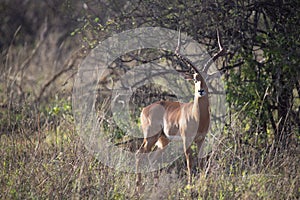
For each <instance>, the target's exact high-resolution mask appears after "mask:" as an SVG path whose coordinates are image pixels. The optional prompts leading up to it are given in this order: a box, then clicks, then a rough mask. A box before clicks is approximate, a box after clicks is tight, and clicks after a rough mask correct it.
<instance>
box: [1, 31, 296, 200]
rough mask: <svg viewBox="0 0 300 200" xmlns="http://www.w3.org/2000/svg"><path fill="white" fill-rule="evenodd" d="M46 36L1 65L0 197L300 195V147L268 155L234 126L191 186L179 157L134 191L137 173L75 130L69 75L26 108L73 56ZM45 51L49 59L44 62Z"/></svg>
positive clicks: (13, 53) (12, 52)
mask: <svg viewBox="0 0 300 200" xmlns="http://www.w3.org/2000/svg"><path fill="white" fill-rule="evenodd" d="M49 37H52V38H49V40H47V41H45V42H43V43H41V44H38V45H36V46H34V47H31V48H29V47H28V49H27V47H21V48H20V47H18V48H16V49H13V48H11V49H10V50H9V51H8V52H7V61H6V62H4V63H5V66H3V68H4V69H5V73H4V74H2V75H1V82H0V83H1V84H0V90H1V93H2V95H1V97H0V100H1V108H0V131H1V132H0V155H1V159H0V198H1V199H299V198H300V195H299V193H300V183H299V182H300V181H299V180H300V174H299V167H298V165H299V163H300V162H299V161H300V160H299V146H298V144H297V143H295V144H292V145H291V146H290V149H288V150H286V151H281V152H274V151H269V150H270V149H269V150H267V148H266V149H264V148H261V149H257V148H254V147H252V146H251V145H249V144H243V143H240V142H238V141H240V140H239V139H240V138H239V137H242V134H240V133H241V132H242V130H243V129H242V127H239V126H238V122H236V123H235V125H234V126H233V127H230V130H228V131H226V132H225V133H224V137H223V138H222V142H221V143H220V144H218V146H217V147H216V148H215V149H214V150H213V152H212V154H211V157H210V158H209V160H208V165H207V166H206V168H204V169H203V170H202V171H201V172H200V173H199V174H198V175H197V176H196V177H194V180H193V184H192V185H191V186H187V185H186V175H185V169H186V167H185V164H184V160H178V162H176V163H174V164H173V165H172V166H171V167H170V168H169V169H164V170H162V171H161V172H160V178H159V180H158V186H157V187H155V186H154V178H153V174H151V173H150V174H144V175H143V180H144V182H145V190H144V192H143V193H140V194H137V193H135V174H127V173H121V172H118V171H115V170H114V169H111V168H108V167H106V166H105V165H103V164H102V163H101V162H99V161H98V160H97V159H96V158H95V157H93V155H91V154H90V153H89V152H88V151H87V150H86V149H85V147H84V145H83V144H82V142H81V140H80V138H79V136H78V135H77V133H76V132H75V125H74V122H73V117H72V109H71V100H70V96H71V86H72V85H69V86H68V87H65V86H62V84H63V83H64V82H65V80H66V79H68V77H69V75H70V74H72V73H73V72H72V70H71V73H70V74H65V73H64V74H63V75H62V76H60V77H58V78H57V79H55V80H54V81H53V82H52V83H51V84H50V85H49V87H47V89H46V90H45V91H44V93H43V94H42V96H43V98H40V99H39V101H38V104H35V103H32V102H34V101H35V99H36V98H38V97H39V95H40V93H41V88H43V86H45V85H46V84H47V83H48V82H49V80H51V79H52V78H53V77H54V76H55V75H56V74H57V73H59V72H60V70H64V69H67V68H68V67H69V66H70V65H69V64H68V59H65V58H70V57H71V55H70V54H68V53H65V51H66V48H67V47H68V45H67V44H66V46H60V48H59V49H60V51H58V52H57V51H55V49H56V48H57V47H56V46H51V45H52V44H53V43H51V42H50V41H51V40H52V39H53V40H58V37H57V35H56V34H54V35H52V36H51V34H49ZM54 43H55V42H54ZM36 48H37V49H38V50H39V51H37V50H36V51H35V50H34V49H36ZM46 49H48V51H46ZM26 52H27V53H26ZM45 54H48V55H49V56H51V58H50V59H46V57H43V56H45ZM61 54H64V55H65V56H64V57H62V56H60V55H61ZM28 58H30V59H29V60H28ZM39 58H40V59H39ZM48 58H49V57H48ZM71 60H72V59H71ZM65 63H67V64H65ZM53 65H54V66H56V67H54V68H52V67H51V66H53ZM59 66H60V67H59ZM46 74H47V76H46Z"/></svg>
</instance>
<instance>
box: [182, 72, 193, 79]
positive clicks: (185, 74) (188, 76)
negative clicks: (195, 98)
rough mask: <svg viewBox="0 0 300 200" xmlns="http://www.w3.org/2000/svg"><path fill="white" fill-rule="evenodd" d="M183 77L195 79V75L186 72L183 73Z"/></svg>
mask: <svg viewBox="0 0 300 200" xmlns="http://www.w3.org/2000/svg"><path fill="white" fill-rule="evenodd" d="M183 78H184V79H185V80H188V81H190V80H194V77H193V75H191V74H190V73H184V74H183Z"/></svg>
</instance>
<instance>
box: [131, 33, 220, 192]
mask: <svg viewBox="0 0 300 200" xmlns="http://www.w3.org/2000/svg"><path fill="white" fill-rule="evenodd" d="M179 34H180V33H179ZM217 36H218V42H219V48H220V51H219V52H218V53H217V54H215V55H214V56H213V57H211V58H210V59H209V60H208V61H207V62H206V64H205V66H204V69H205V70H206V71H207V70H208V68H209V65H211V64H212V62H213V61H215V60H216V59H217V58H218V57H219V56H220V55H221V54H222V53H223V52H224V49H223V47H222V45H221V43H220V38H219V33H218V32H217ZM179 51H180V35H179V39H178V46H177V48H176V50H175V53H174V54H175V56H176V57H177V58H178V59H179V60H180V61H181V62H182V63H183V64H184V65H186V66H187V67H188V68H189V70H188V71H185V72H188V73H189V74H188V75H189V77H192V78H193V80H194V86H195V92H194V101H193V102H189V103H181V102H172V101H158V102H155V103H153V104H151V105H148V106H146V107H144V108H143V109H142V112H141V117H140V119H141V128H142V131H143V134H144V140H143V143H142V145H141V147H140V149H139V150H138V151H137V152H136V155H137V156H136V170H137V177H136V185H137V187H139V186H140V182H141V173H139V172H138V169H139V168H138V167H139V157H138V155H139V154H141V153H149V152H150V151H151V149H152V147H153V146H154V145H156V146H157V147H158V148H159V149H160V150H162V149H164V148H165V147H166V146H167V145H168V144H169V142H170V141H172V138H175V137H180V138H181V140H182V142H183V150H184V154H185V158H186V164H187V175H188V184H191V179H192V165H193V158H192V150H191V143H192V142H195V144H196V146H197V149H198V151H200V149H201V146H202V144H203V142H204V139H205V136H206V134H207V132H208V129H209V125H210V110H209V98H208V94H209V91H208V87H207V84H206V82H205V80H204V78H203V76H202V75H201V72H200V71H199V70H198V69H197V68H196V67H195V66H194V65H193V63H192V62H191V61H189V60H188V59H187V58H185V57H183V56H181V55H180V53H179ZM191 72H194V73H191ZM199 153H200V152H199Z"/></svg>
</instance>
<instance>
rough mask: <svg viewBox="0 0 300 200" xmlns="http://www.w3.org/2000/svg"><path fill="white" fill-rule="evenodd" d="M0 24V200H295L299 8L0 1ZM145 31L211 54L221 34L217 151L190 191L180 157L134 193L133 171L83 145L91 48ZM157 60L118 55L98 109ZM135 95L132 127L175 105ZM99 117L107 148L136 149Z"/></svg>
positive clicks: (275, 2) (148, 94)
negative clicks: (154, 109)
mask: <svg viewBox="0 0 300 200" xmlns="http://www.w3.org/2000/svg"><path fill="white" fill-rule="evenodd" d="M0 21H1V23H0V51H1V63H0V69H1V73H0V158H1V159H0V185H1V187H0V198H1V199H73V198H76V199H77V198H78V199H299V198H300V172H299V163H300V157H299V153H300V147H299V140H300V67H299V63H300V37H299V35H300V2H299V1H297V0H287V1H284V0H272V1H267V0H257V1H255V0H247V1H242V0H229V1H228V0H215V1H202V0H198V1H192V0H189V1H181V0H174V1H158V0H145V1H139V0H133V1H127V0H118V1H117V0H99V1H95V0H87V1H69V0H63V1H58V0H44V1H34V0H31V1H30V0H29V1H22V0H2V1H1V2H0ZM148 26H158V27H163V28H168V29H172V30H179V29H180V30H181V32H183V33H185V34H188V35H189V36H191V37H192V38H193V39H194V40H196V41H197V42H199V43H200V44H203V45H205V46H206V47H207V49H206V50H207V52H209V54H210V55H213V54H214V53H216V52H217V51H218V42H217V38H216V34H215V33H216V30H219V32H220V33H221V36H222V43H223V46H224V47H225V48H226V54H225V55H223V56H222V58H220V59H218V62H217V63H216V64H217V67H218V70H219V71H220V73H221V74H222V80H223V81H224V84H225V89H226V101H227V103H228V110H227V115H226V123H225V126H224V130H223V133H222V136H221V137H220V138H219V143H218V144H216V146H215V148H213V149H212V151H211V152H210V154H209V156H208V158H207V160H206V164H205V166H204V168H203V169H202V170H200V172H199V173H198V175H196V176H195V177H194V179H193V184H192V185H187V184H186V173H185V169H186V167H185V162H184V159H179V160H178V161H176V162H175V163H173V164H172V165H171V166H170V167H168V168H166V169H163V170H161V171H160V172H159V173H160V178H159V181H158V186H154V181H153V174H151V173H149V174H144V175H143V176H144V177H143V178H144V181H145V190H144V192H143V193H140V194H137V193H136V192H135V174H131V173H124V172H119V171H116V170H114V169H113V168H110V167H107V166H106V165H105V164H103V163H101V162H100V161H99V160H98V159H97V158H96V157H94V155H93V154H91V153H90V152H89V151H88V150H87V149H86V148H85V146H84V143H83V140H82V139H81V138H80V137H79V135H78V133H77V132H76V125H75V124H74V117H73V113H72V89H73V82H74V78H75V75H76V73H77V70H78V68H79V66H80V64H81V62H82V60H83V59H84V58H85V57H86V56H87V55H88V53H89V52H90V51H91V49H93V48H95V47H96V46H97V45H98V44H99V42H101V41H103V40H104V39H106V38H108V37H109V36H111V35H113V34H115V33H120V32H122V31H124V30H128V29H133V28H139V27H148ZM162 58H165V59H169V58H170V55H168V52H152V51H151V50H149V51H139V52H132V54H128V55H126V56H122V57H120V58H118V59H117V60H116V61H115V62H114V63H113V64H112V65H111V66H109V68H110V69H111V70H110V71H109V73H107V74H106V77H105V78H103V79H102V80H100V81H99V88H101V89H102V91H105V92H104V93H101V94H100V95H99V96H98V99H97V107H98V109H99V112H101V110H103V109H106V108H107V105H106V103H107V101H106V100H109V98H110V92H111V89H112V88H111V85H113V83H114V82H116V81H117V80H118V79H119V78H120V76H121V75H122V74H124V73H125V72H127V71H128V70H130V69H132V68H133V67H134V65H132V63H135V65H137V64H139V63H147V62H150V61H153V60H155V59H162ZM129 61H130V62H129ZM191 87H192V85H191ZM103 94H104V96H101V95H103ZM134 94H135V96H133V97H132V99H131V105H132V107H133V108H134V112H133V113H136V115H135V116H136V123H139V121H138V117H139V112H140V109H141V106H144V105H147V104H149V103H150V102H153V101H155V100H159V99H174V98H175V97H176V95H175V94H170V91H165V90H164V88H159V87H157V86H155V85H146V86H144V87H142V88H140V89H139V90H137V91H136V92H135V93H134ZM102 119H103V124H104V128H105V130H106V131H107V132H108V133H110V134H111V138H112V141H113V142H115V143H121V146H122V145H123V146H124V148H126V149H127V150H130V151H135V150H136V149H137V145H136V144H134V142H136V143H140V140H136V141H134V142H133V143H127V144H126V143H125V144H122V141H127V140H129V139H130V140H131V139H132V138H129V137H128V136H127V135H126V134H125V133H124V130H120V128H119V127H118V126H117V125H116V124H114V123H113V122H112V120H111V115H110V113H107V115H106V118H105V117H104V118H102ZM126 145H127V146H126ZM121 146H120V148H121Z"/></svg>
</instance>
